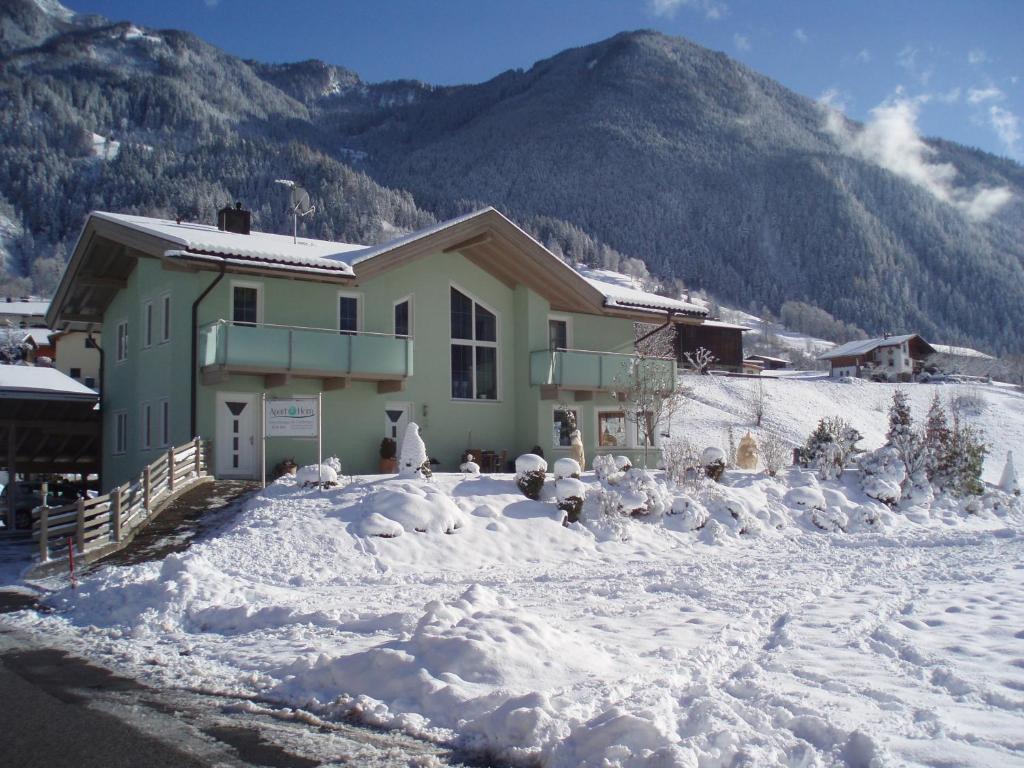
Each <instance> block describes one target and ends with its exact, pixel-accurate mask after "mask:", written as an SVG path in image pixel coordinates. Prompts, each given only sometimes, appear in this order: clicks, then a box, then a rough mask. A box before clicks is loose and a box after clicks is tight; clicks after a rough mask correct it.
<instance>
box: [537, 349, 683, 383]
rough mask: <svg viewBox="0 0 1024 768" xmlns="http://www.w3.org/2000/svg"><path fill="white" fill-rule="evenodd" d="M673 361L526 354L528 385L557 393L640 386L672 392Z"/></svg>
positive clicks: (562, 352) (569, 352)
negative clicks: (540, 386) (528, 367)
mask: <svg viewBox="0 0 1024 768" xmlns="http://www.w3.org/2000/svg"><path fill="white" fill-rule="evenodd" d="M675 381H676V361H675V360H674V359H673V358H671V357H640V356H638V355H629V354H620V353H616V352H592V351H589V350H584V349H540V350H537V351H535V352H531V353H530V383H531V384H535V385H542V386H551V385H553V386H557V387H559V388H561V389H576V390H607V391H621V390H627V389H632V388H634V387H637V386H639V385H640V384H641V382H643V385H644V386H645V387H646V388H648V389H652V388H653V389H660V390H663V391H672V390H674V389H675Z"/></svg>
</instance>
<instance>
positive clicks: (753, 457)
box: [736, 432, 757, 469]
mask: <svg viewBox="0 0 1024 768" xmlns="http://www.w3.org/2000/svg"><path fill="white" fill-rule="evenodd" d="M736 466H738V467H739V468H740V469H757V443H756V442H755V441H754V437H753V435H751V434H750V433H749V432H747V434H746V435H744V436H743V437H742V438H740V447H739V449H738V450H737V451H736Z"/></svg>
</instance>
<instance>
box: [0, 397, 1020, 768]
mask: <svg viewBox="0 0 1024 768" xmlns="http://www.w3.org/2000/svg"><path fill="white" fill-rule="evenodd" d="M750 386H752V383H751V382H750V381H749V380H740V379H720V380H711V379H710V378H708V377H704V378H702V379H701V380H700V381H698V383H697V388H696V390H695V394H696V395H697V397H698V399H699V402H700V404H699V405H693V406H691V408H690V409H689V410H688V411H687V412H686V413H684V414H683V420H682V422H681V423H680V424H677V425H676V427H675V430H674V431H678V430H679V429H686V430H689V435H690V436H692V437H693V440H694V442H696V443H698V444H703V443H704V442H706V441H707V440H706V438H710V437H711V436H717V437H719V438H723V437H724V435H723V430H724V428H725V425H727V424H734V425H735V426H736V427H742V428H745V426H746V424H748V423H749V419H748V418H747V417H746V416H745V412H743V411H742V403H743V400H744V392H742V391H740V390H741V389H742V388H744V387H750ZM765 386H766V387H770V386H780V387H784V390H779V392H785V394H786V396H785V397H784V398H780V397H777V396H773V397H772V398H771V400H770V405H769V408H768V410H767V414H768V415H767V418H769V419H771V420H775V421H776V422H777V423H778V424H779V425H782V424H788V425H790V427H791V429H792V436H793V439H794V442H795V441H796V439H797V438H798V437H799V439H800V440H801V441H802V439H803V437H805V436H806V433H807V432H808V431H810V429H811V428H812V427H813V426H814V422H815V421H816V420H817V417H818V415H828V414H830V413H834V412H842V413H843V414H844V415H845V416H846V418H847V419H848V420H849V421H851V422H852V423H853V424H854V425H855V426H856V427H857V428H858V429H860V430H861V431H862V432H863V433H864V434H865V435H866V438H867V439H866V440H865V445H866V446H867V447H874V446H876V445H878V444H880V443H881V442H882V434H883V432H884V428H885V426H884V425H885V418H886V417H885V413H884V410H883V411H879V410H877V409H876V404H877V403H878V402H880V401H881V400H883V399H886V398H887V397H888V396H891V390H892V388H891V387H888V386H886V385H877V384H871V385H868V384H863V383H855V384H834V383H828V382H810V381H787V382H766V383H765ZM907 390H908V391H909V392H910V393H911V398H912V403H913V404H914V406H915V408H916V409H918V410H916V411H915V415H917V413H918V411H920V412H921V413H922V414H923V408H924V407H925V406H926V404H927V402H928V401H929V400H930V397H931V393H932V391H934V388H933V387H930V386H911V387H907ZM918 390H920V392H919V391H918ZM984 396H985V397H986V398H987V399H988V405H987V407H986V408H985V409H983V411H982V412H981V413H979V415H978V417H977V418H978V419H979V420H980V421H981V422H983V423H984V424H985V425H986V427H987V429H994V428H995V427H996V426H1001V427H1003V428H1004V431H1003V432H1002V433H1001V436H1000V438H999V439H1000V440H1002V441H1003V443H1002V444H1001V445H1003V446H1005V447H1017V448H1020V447H1021V440H1020V435H1021V431H1020V430H1021V422H1022V417H1021V413H1020V404H1021V400H1020V398H1019V396H1018V395H1016V394H1015V393H1011V392H1009V391H1004V390H1001V389H1000V388H997V387H996V388H992V387H989V388H984ZM834 407H841V410H839V411H835V410H833V408H834ZM1014 409H1016V410H1014ZM794 422H795V423H794ZM788 434H789V433H787V435H788ZM739 437H740V433H739V432H738V433H737V440H738V439H739ZM990 437H995V436H994V435H992V434H990ZM1013 441H1016V443H1014V442H1013ZM714 442H715V443H716V444H721V440H716V441H714ZM723 447H724V445H723ZM998 450H1002V449H1001V448H1000V449H998ZM997 452H998V451H997ZM1021 455H1024V451H1018V457H1019V456H1021ZM1018 460H1019V459H1018ZM1001 468H1002V457H1001V456H1000V457H998V458H997V460H996V461H995V462H994V465H993V466H990V467H989V468H988V471H987V475H989V476H992V475H996V476H998V473H999V471H1000V470H1001ZM659 476H660V473H659ZM582 479H583V482H584V483H585V484H586V485H587V486H588V488H589V489H590V490H591V491H594V492H595V493H596V492H597V491H598V490H599V489H600V488H602V487H605V488H606V489H607V488H608V487H609V486H607V485H605V486H602V484H601V482H600V481H598V480H597V479H596V478H595V477H594V475H593V474H592V473H585V474H584V476H583V478H582ZM724 480H725V482H724V483H723V484H722V485H715V484H707V485H703V486H700V487H690V488H688V489H685V490H673V491H671V492H670V494H669V495H670V498H669V499H668V502H669V503H670V505H671V508H672V511H673V512H674V514H664V515H653V516H650V517H648V518H646V519H640V518H629V517H622V516H614V517H606V516H602V515H601V513H600V510H599V509H598V507H597V502H596V501H595V498H596V497H588V502H587V505H586V507H585V508H584V522H583V523H582V524H574V525H570V526H563V525H562V518H563V516H564V515H563V513H562V512H560V511H559V510H558V509H557V508H556V507H555V505H554V503H553V501H552V500H551V499H550V498H546V497H545V498H543V499H542V500H541V501H531V500H529V499H526V498H525V497H524V496H523V495H522V494H521V493H520V492H519V491H518V490H517V489H516V487H515V485H514V482H513V478H512V476H511V475H490V476H469V475H437V476H435V477H434V478H432V479H431V480H429V481H421V480H401V479H394V478H387V479H385V478H380V477H371V478H356V479H354V480H353V481H352V482H351V483H349V484H347V485H345V486H343V487H341V488H335V489H330V490H326V491H320V490H315V489H304V488H301V487H299V486H297V485H296V483H295V481H294V480H290V479H289V480H282V481H279V482H278V483H275V484H274V485H273V486H271V487H269V488H268V489H267V491H266V492H265V493H263V494H261V495H258V496H256V497H254V498H253V499H252V500H251V501H250V502H249V503H248V504H247V505H246V507H245V508H244V509H243V511H242V512H241V513H240V514H239V515H238V516H237V517H236V518H235V519H234V521H233V522H232V523H231V524H229V526H228V527H227V528H226V529H225V530H223V531H222V532H221V533H220V534H219V535H217V536H215V537H212V538H209V539H207V540H204V541H201V542H199V543H197V544H195V545H194V546H193V547H192V548H191V549H190V550H189V551H187V552H185V553H182V554H178V555H171V556H169V557H168V558H167V559H166V560H164V561H163V562H157V563H146V564H142V565H136V566H131V567H125V568H105V569H100V570H98V571H97V572H95V573H93V574H92V575H90V576H89V577H88V578H86V579H85V580H83V582H82V583H81V584H80V585H79V588H78V590H77V591H73V590H71V589H69V588H63V589H58V590H57V591H55V592H54V593H53V594H52V595H51V596H50V597H49V598H48V602H49V603H50V604H51V605H52V606H54V608H56V611H55V612H54V613H53V614H50V615H46V616H40V615H37V614H34V613H28V612H23V613H21V614H15V615H12V617H11V618H12V619H13V620H14V621H16V622H18V623H19V624H20V625H21V626H22V627H23V628H25V629H29V630H34V631H37V632H40V633H46V634H47V635H49V636H51V637H57V638H60V640H61V641H62V642H63V643H65V644H67V645H69V646H71V647H72V648H74V649H75V650H77V651H79V652H82V653H84V654H86V655H87V656H89V657H92V658H95V659H97V660H99V661H101V662H104V663H106V664H109V665H112V666H114V667H115V668H117V669H119V670H122V671H128V672H131V673H132V674H134V675H136V676H138V677H140V678H142V679H143V680H144V681H147V682H150V683H154V684H157V685H161V686H186V687H190V688H195V689H199V690H205V691H215V692H221V693H231V694H235V695H242V696H250V697H253V700H254V703H253V704H252V707H253V708H254V709H258V708H264V707H266V708H281V707H289V708H301V709H303V710H306V711H309V712H312V713H314V714H315V715H317V716H319V717H322V718H339V717H343V716H355V717H357V718H359V719H362V720H363V721H365V722H368V723H373V724H377V725H383V726H385V727H389V728H395V729H400V730H402V731H405V732H408V733H411V734H415V735H419V736H421V737H425V738H428V739H432V740H436V741H441V742H453V743H457V744H459V745H461V746H464V747H468V748H472V749H476V750H480V751H481V752H484V753H486V754H488V755H491V756H492V757H493V758H494V759H496V760H499V761H501V762H503V763H512V764H523V765H543V766H558V767H560V768H562V767H564V768H570V767H573V766H593V767H594V768H597V767H598V766H601V767H602V768H611V767H612V766H622V767H624V768H633V767H639V766H643V767H644V768H669V767H675V766H688V767H689V766H702V767H705V766H733V765H756V766H777V765H785V766H814V765H822V766H831V765H837V766H886V765H923V766H952V765H957V766H995V765H999V766H1013V765H1022V766H1024V621H1022V616H1024V510H1022V509H1021V506H1020V501H1019V499H1018V500H1016V501H1012V500H1010V499H1008V497H1005V496H1000V495H999V494H996V493H990V494H988V495H987V496H986V497H984V499H983V500H982V501H981V502H980V503H976V504H974V505H972V508H971V509H970V510H969V509H968V508H967V507H966V505H965V504H963V503H962V502H957V501H954V500H951V499H946V498H942V499H940V500H938V501H936V502H935V503H934V504H931V505H929V506H927V507H912V508H909V509H906V510H900V511H893V510H890V509H888V508H887V507H885V506H883V505H881V504H879V503H878V502H875V501H873V500H871V499H869V498H867V497H866V496H864V495H863V494H862V493H861V492H860V490H859V486H858V482H857V479H856V475H855V473H853V472H847V473H846V474H845V475H844V476H843V478H841V479H840V480H839V481H836V482H823V481H819V480H818V479H816V478H815V477H814V475H813V474H812V473H809V472H805V471H801V470H796V469H793V470H789V471H787V472H786V473H785V475H784V476H781V477H780V478H778V479H769V478H767V477H765V476H764V475H763V474H760V473H753V472H749V473H746V472H739V471H730V472H727V473H726V475H725V478H724ZM550 485H553V483H549V487H550ZM548 493H549V494H550V488H549V491H548ZM698 526H699V527H698ZM380 534H386V535H387V536H388V537H387V538H384V537H382V536H381V535H380Z"/></svg>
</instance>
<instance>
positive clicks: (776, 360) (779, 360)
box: [746, 353, 793, 365]
mask: <svg viewBox="0 0 1024 768" xmlns="http://www.w3.org/2000/svg"><path fill="white" fill-rule="evenodd" d="M746 359H747V360H766V361H768V362H770V363H785V364H786V365H790V364H791V363H792V362H793V361H792V360H787V359H786V358H784V357H772V356H771V355H759V354H757V353H754V354H752V355H747V357H746Z"/></svg>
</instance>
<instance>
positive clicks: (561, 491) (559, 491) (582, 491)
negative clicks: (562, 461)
mask: <svg viewBox="0 0 1024 768" xmlns="http://www.w3.org/2000/svg"><path fill="white" fill-rule="evenodd" d="M574 463H575V462H574ZM555 495H556V497H557V498H558V508H559V509H560V510H562V511H563V512H565V514H566V518H565V519H566V522H567V523H575V522H578V521H579V519H580V513H581V512H582V511H583V500H584V499H585V498H586V497H587V486H586V485H584V484H583V482H582V481H580V480H578V479H576V478H573V477H563V478H561V479H559V480H556V481H555Z"/></svg>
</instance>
